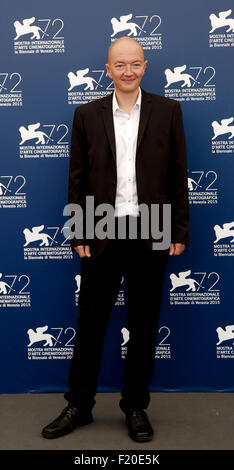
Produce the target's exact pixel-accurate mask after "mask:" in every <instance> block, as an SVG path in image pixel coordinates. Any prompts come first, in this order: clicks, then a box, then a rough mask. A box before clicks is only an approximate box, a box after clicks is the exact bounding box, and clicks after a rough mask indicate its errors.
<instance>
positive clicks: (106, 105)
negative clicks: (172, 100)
mask: <svg viewBox="0 0 234 470" xmlns="http://www.w3.org/2000/svg"><path fill="white" fill-rule="evenodd" d="M141 91H142V99H141V113H140V121H139V129H138V136H137V149H136V150H138V148H139V145H140V143H141V141H142V138H143V135H144V132H145V128H146V125H147V122H148V119H149V116H150V112H151V101H152V100H151V96H150V94H149V93H147V92H146V91H144V90H142V89H141ZM112 98H113V93H111V94H110V95H108V96H106V98H105V100H103V102H102V107H101V109H102V117H103V122H104V127H105V130H106V134H107V138H108V140H109V143H110V147H111V150H112V155H113V157H114V160H115V162H116V146H115V132H114V121H113V112H112Z"/></svg>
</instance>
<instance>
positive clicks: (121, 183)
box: [42, 37, 188, 442]
mask: <svg viewBox="0 0 234 470" xmlns="http://www.w3.org/2000/svg"><path fill="white" fill-rule="evenodd" d="M146 64H147V61H146V60H145V59H144V53H143V49H142V47H141V46H140V45H139V43H138V42H137V41H136V40H134V39H132V38H129V37H122V38H119V39H118V40H116V41H115V42H114V43H112V45H111V46H110V48H109V54H108V64H106V69H107V73H108V75H109V77H110V78H111V79H112V80H113V82H114V87H115V91H114V93H113V94H111V95H110V96H108V97H105V98H103V99H100V100H96V101H94V102H90V103H88V104H85V105H83V106H80V107H79V108H77V109H76V110H75V115H74V122H73V130H72V148H71V159H70V172H69V202H70V203H74V204H79V206H81V207H82V208H83V210H84V212H85V201H86V198H87V196H89V197H90V196H93V197H94V205H95V207H98V206H99V205H100V204H103V203H106V204H109V205H111V206H112V207H113V208H114V220H115V227H116V232H115V234H118V232H117V227H119V225H118V224H120V221H122V222H123V221H125V223H126V222H127V223H129V221H130V220H135V221H137V224H136V225H137V236H136V238H135V239H132V238H131V237H130V236H127V238H126V239H124V238H122V239H121V238H119V239H118V238H113V239H111V237H109V238H105V239H100V238H98V237H97V236H95V237H94V239H88V238H85V236H84V238H81V239H79V238H76V237H73V238H72V240H71V245H72V247H73V249H74V250H75V251H76V252H77V253H78V255H79V256H80V257H81V286H80V296H79V317H78V324H79V328H78V331H77V335H76V341H75V347H74V355H73V360H72V364H71V370H70V375H69V391H68V392H67V393H66V394H65V398H66V400H67V401H68V406H67V407H66V408H65V409H64V410H63V412H62V414H61V415H60V416H59V417H58V418H57V419H56V420H55V421H53V422H52V423H51V424H49V425H48V426H46V427H45V428H44V429H43V432H42V434H43V436H44V437H46V438H54V437H59V436H62V435H64V434H68V433H69V432H71V431H72V430H73V429H74V428H75V427H77V426H81V425H83V424H87V423H90V422H92V420H93V417H92V413H91V410H92V408H93V406H94V404H95V399H94V396H95V394H96V390H97V380H98V375H99V372H100V367H101V359H102V350H103V344H104V337H105V332H106V328H107V325H108V321H109V318H110V314H111V311H112V309H113V307H114V305H115V301H116V298H117V295H118V290H119V286H120V282H121V279H122V274H123V273H124V274H125V280H126V285H127V292H128V328H129V332H130V337H129V341H128V350H127V356H126V361H125V384H124V386H123V389H122V393H121V394H122V398H121V400H120V403H119V405H120V408H121V410H122V411H123V412H124V413H125V416H126V424H127V426H128V430H129V435H130V437H131V438H132V439H133V440H135V441H138V442H144V441H149V440H150V439H152V436H153V429H152V426H151V424H150V422H149V419H148V417H147V415H146V412H145V411H144V410H145V409H146V408H147V407H148V405H149V401H150V394H149V384H150V382H151V379H152V375H153V370H154V361H155V344H156V330H157V320H158V317H159V313H160V307H161V299H162V290H163V278H164V273H165V268H166V264H167V260H168V253H169V254H170V255H179V254H180V253H182V252H183V250H184V248H185V245H188V195H187V166H186V150H185V138H184V130H183V123H182V115H181V109H180V105H179V103H178V102H176V101H174V100H170V99H166V98H164V97H161V96H158V95H153V94H150V93H146V92H145V91H143V90H141V88H140V86H139V85H140V82H141V79H142V77H143V75H144V72H145V69H146ZM163 203H165V204H166V203H171V204H172V212H171V243H170V247H168V248H167V249H160V246H158V249H156V250H154V249H152V237H151V238H150V237H149V239H147V240H145V239H143V238H141V233H142V232H141V231H140V222H141V220H140V219H141V217H140V216H139V207H140V205H141V204H146V205H147V207H150V206H151V204H159V205H160V206H162V204H163ZM84 215H85V219H86V220H87V219H88V217H89V214H87V213H85V214H84ZM98 220H100V217H99V218H98V216H97V217H96V219H95V221H96V223H97V222H98ZM84 225H85V223H84ZM101 238H102V237H101ZM139 273H140V275H141V282H140V286H139V288H138V285H139Z"/></svg>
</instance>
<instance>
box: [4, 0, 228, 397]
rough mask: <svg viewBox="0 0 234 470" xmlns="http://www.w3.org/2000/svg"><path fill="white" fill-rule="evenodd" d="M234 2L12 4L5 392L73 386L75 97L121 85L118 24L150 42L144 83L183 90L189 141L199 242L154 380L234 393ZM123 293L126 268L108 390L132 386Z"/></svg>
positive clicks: (179, 260) (169, 281) (173, 274)
mask: <svg viewBox="0 0 234 470" xmlns="http://www.w3.org/2000/svg"><path fill="white" fill-rule="evenodd" d="M231 9H232V2H231V1H230V0H227V1H226V0H225V1H222V2H221V1H217V0H212V1H211V0H207V1H206V2H203V1H201V0H198V1H197V2H196V3H194V2H188V1H187V0H179V1H177V2H170V1H169V0H163V1H162V0H158V1H157V2H154V1H152V0H150V1H149V0H147V1H145V2H141V1H139V0H134V1H132V0H128V1H127V2H124V3H123V4H122V2H110V1H107V0H102V1H101V2H98V3H97V2H93V3H90V2H79V1H74V0H68V1H67V2H62V1H55V0H54V1H51V2H45V1H44V0H41V1H40V2H29V1H26V0H22V1H21V2H18V3H17V2H15V3H14V4H12V3H11V2H10V3H9V2H6V1H4V2H3V5H2V8H1V18H0V22H1V24H0V43H1V70H0V113H1V127H0V129H1V172H0V211H1V233H0V254H1V268H0V315H1V342H0V348H1V354H0V358H1V359H0V360H1V386H0V391H1V392H2V393H24V392H63V391H65V390H66V389H67V377H68V371H69V367H70V360H71V357H72V351H73V344H74V335H75V331H76V328H77V315H78V307H77V301H78V298H79V289H80V280H81V277H80V262H79V257H78V255H76V254H73V253H72V251H71V249H70V244H69V241H68V240H66V239H65V238H64V236H63V230H62V228H63V225H64V223H65V221H66V217H64V216H63V208H64V206H65V205H66V204H67V183H68V166H69V151H70V138H71V126H72V120H73V113H74V110H75V108H76V107H77V106H79V105H81V104H83V103H86V102H89V101H92V100H95V99H98V98H101V97H103V96H105V95H107V94H109V93H111V92H112V91H113V83H112V82H111V80H110V79H109V78H108V77H107V75H106V71H105V63H106V61H107V60H106V57H107V49H108V46H109V45H110V43H111V41H114V40H115V39H117V38H118V37H120V36H121V35H129V36H130V37H134V38H136V39H137V40H138V41H139V42H140V43H141V44H142V46H143V48H144V50H145V57H146V59H147V60H148V67H147V70H146V73H145V76H144V78H143V82H142V88H143V89H145V90H147V91H149V92H152V93H157V94H160V95H163V96H166V97H169V98H173V99H175V100H178V101H180V103H181V106H182V110H183V117H184V125H185V132H186V139H187V150H188V162H189V169H188V189H189V199H190V209H191V230H190V238H191V243H190V246H189V248H186V250H185V252H184V253H183V254H182V255H181V256H179V257H170V259H169V263H168V268H167V272H166V278H165V289H164V299H163V306H162V312H161V317H160V321H159V326H158V336H157V348H156V351H155V373H154V377H153V381H152V385H151V390H152V391H192V392H194V391H233V390H234V374H233V365H234V342H233V341H234V313H233V303H234V289H233V259H234V258H233V256H234V204H233V174H234V102H233V91H234V60H233V52H234V47H233V46H234V11H232V10H231ZM155 158H157V155H156V156H155ZM136 268H137V267H136ZM142 275H143V273H141V272H140V271H139V277H138V284H137V285H136V296H137V295H138V292H139V290H140V289H141V277H142ZM126 302H127V296H126V289H125V282H124V279H123V282H122V284H121V288H120V292H119V296H118V299H117V302H116V305H115V308H114V311H113V313H112V316H111V321H110V324H109V327H108V332H107V337H106V342H105V346H104V355H103V362H102V370H101V375H100V378H99V388H98V390H99V391H102V392H103V391H108V392H109V391H119V390H120V389H121V386H122V382H123V370H124V361H125V356H126V351H127V345H128V335H129V331H128V323H127V312H126ZM142 322H144V312H142ZM231 359H233V361H231Z"/></svg>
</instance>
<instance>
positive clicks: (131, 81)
mask: <svg viewBox="0 0 234 470" xmlns="http://www.w3.org/2000/svg"><path fill="white" fill-rule="evenodd" d="M146 64H147V61H146V60H144V55H143V51H142V49H141V47H140V46H139V45H138V44H137V43H135V42H131V41H128V40H126V41H121V42H119V43H116V44H114V46H113V48H112V49H111V51H110V55H109V59H108V64H106V69H107V74H108V76H109V77H110V78H111V79H112V80H113V82H114V86H115V90H116V91H117V92H118V91H121V92H124V93H132V92H134V91H136V90H137V89H138V87H139V85H140V82H141V79H142V77H143V75H144V73H145V68H146Z"/></svg>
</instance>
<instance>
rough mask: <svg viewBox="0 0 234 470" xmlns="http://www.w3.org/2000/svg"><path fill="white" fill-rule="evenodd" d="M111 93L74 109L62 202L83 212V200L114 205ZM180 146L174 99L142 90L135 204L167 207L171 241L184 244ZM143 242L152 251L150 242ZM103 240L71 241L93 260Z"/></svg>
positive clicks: (185, 195)
mask: <svg viewBox="0 0 234 470" xmlns="http://www.w3.org/2000/svg"><path fill="white" fill-rule="evenodd" d="M112 97H113V94H111V95H108V96H107V97H105V98H102V99H99V100H95V101H93V102H90V103H87V104H84V105H82V106H80V107H78V108H76V109H75V113H74V120H73V128H72V139H71V156H70V168H69V189H68V193H69V195H68V202H69V203H77V204H79V205H81V206H82V207H83V208H84V211H85V197H86V196H87V195H92V196H94V204H95V207H96V206H97V205H98V204H101V203H108V204H111V205H112V206H113V207H114V206H115V196H116V183H117V171H116V149H115V135H114V123H113V113H112ZM187 176H188V175H187V159H186V144H185V135H184V128H183V120H182V112H181V107H180V104H179V102H178V101H175V100H172V99H169V98H164V97H162V96H159V95H155V94H152V93H147V92H145V91H144V90H142V103H141V112H140V122H139V130H138V138H137V150H136V184H137V194H138V203H139V204H141V203H145V204H147V205H149V206H150V204H157V203H171V205H172V238H171V242H172V243H176V242H177V243H184V244H186V245H188V244H189V235H188V232H189V230H188V228H189V204H188V184H187ZM147 242H148V244H149V246H150V247H152V239H149V240H148V241H147ZM106 243H107V240H106V239H105V240H98V239H96V238H95V239H94V240H88V239H85V238H83V239H76V238H73V239H71V246H72V248H74V247H75V246H77V245H81V244H83V245H84V244H90V245H91V253H92V254H93V255H94V256H95V255H96V254H98V253H99V252H100V251H102V249H103V248H104V246H105V244H106Z"/></svg>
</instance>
